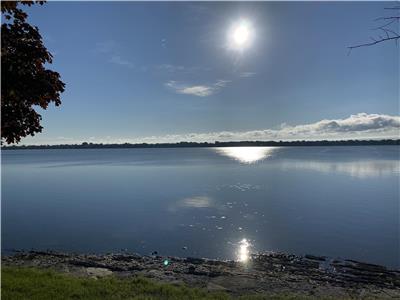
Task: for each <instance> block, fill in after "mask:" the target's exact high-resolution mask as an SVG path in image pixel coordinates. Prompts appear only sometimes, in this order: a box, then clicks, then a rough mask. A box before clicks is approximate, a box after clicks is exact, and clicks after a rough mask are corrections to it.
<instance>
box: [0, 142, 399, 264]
mask: <svg viewBox="0 0 400 300" xmlns="http://www.w3.org/2000/svg"><path fill="white" fill-rule="evenodd" d="M399 150H400V148H399V147H397V146H361V147H349V146H347V147H339V146H336V147H282V148H277V147H235V148H187V149H183V148H177V149H100V150H99V149H91V150H83V149H78V150H20V151H2V155H1V157H2V211H1V213H2V251H9V250H10V249H13V248H14V249H31V248H34V249H55V250H66V251H77V252H111V251H121V249H125V248H126V249H128V251H132V252H138V253H141V254H150V253H151V252H153V251H158V253H159V254H160V255H177V256H196V257H210V258H223V259H236V258H238V255H239V254H240V253H239V254H238V251H239V250H238V249H242V250H243V241H244V239H246V241H247V244H246V248H248V250H249V251H250V252H258V251H268V250H273V251H285V252H289V253H294V254H306V253H309V254H316V255H327V256H332V257H342V258H351V259H357V260H361V261H366V262H371V263H378V264H383V265H386V266H389V267H394V268H399V267H400V262H399V260H400V258H399V177H400V176H399V175H400V171H399V170H400V163H399V162H400V160H399V159H400V157H399ZM240 245H242V246H240ZM247 245H249V246H248V247H247ZM239 252H240V251H239Z"/></svg>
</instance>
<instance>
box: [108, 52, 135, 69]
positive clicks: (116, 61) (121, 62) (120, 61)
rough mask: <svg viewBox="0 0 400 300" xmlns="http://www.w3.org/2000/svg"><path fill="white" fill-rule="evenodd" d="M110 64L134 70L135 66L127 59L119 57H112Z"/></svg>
mask: <svg viewBox="0 0 400 300" xmlns="http://www.w3.org/2000/svg"><path fill="white" fill-rule="evenodd" d="M110 62H111V63H113V64H116V65H120V66H124V67H128V68H133V67H134V66H135V65H134V64H133V63H132V62H130V61H128V60H126V59H123V58H122V57H121V56H119V55H113V56H111V59H110Z"/></svg>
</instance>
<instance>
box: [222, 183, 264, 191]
mask: <svg viewBox="0 0 400 300" xmlns="http://www.w3.org/2000/svg"><path fill="white" fill-rule="evenodd" d="M224 189H228V190H229V189H232V190H237V191H241V192H246V191H257V190H260V189H261V186H260V185H258V184H255V185H254V184H250V183H240V182H238V183H236V184H222V185H220V186H217V187H216V190H218V191H219V190H224Z"/></svg>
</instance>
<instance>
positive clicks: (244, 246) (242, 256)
mask: <svg viewBox="0 0 400 300" xmlns="http://www.w3.org/2000/svg"><path fill="white" fill-rule="evenodd" d="M249 248H250V243H249V242H248V241H247V239H243V240H241V241H240V242H239V248H238V251H237V260H238V261H239V262H243V263H245V262H247V261H248V260H249V257H250V250H249Z"/></svg>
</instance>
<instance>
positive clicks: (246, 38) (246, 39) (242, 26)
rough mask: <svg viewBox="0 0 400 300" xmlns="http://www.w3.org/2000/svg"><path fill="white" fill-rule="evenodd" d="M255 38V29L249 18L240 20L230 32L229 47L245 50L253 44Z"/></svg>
mask: <svg viewBox="0 0 400 300" xmlns="http://www.w3.org/2000/svg"><path fill="white" fill-rule="evenodd" d="M253 38H254V30H253V27H252V26H251V23H250V22H249V21H247V20H243V19H242V20H239V21H238V22H236V23H234V24H233V25H232V26H231V28H230V30H229V33H228V43H229V48H231V49H235V50H243V49H245V48H247V47H249V46H250V45H251V42H252V39H253Z"/></svg>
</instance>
